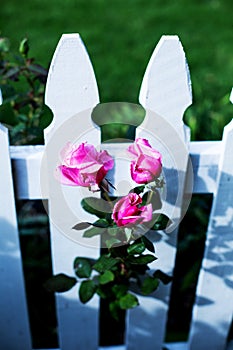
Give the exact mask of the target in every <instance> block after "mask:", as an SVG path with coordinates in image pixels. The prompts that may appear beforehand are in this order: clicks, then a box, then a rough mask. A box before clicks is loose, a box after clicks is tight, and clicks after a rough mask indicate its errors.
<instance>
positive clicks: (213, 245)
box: [189, 120, 233, 350]
mask: <svg viewBox="0 0 233 350" xmlns="http://www.w3.org/2000/svg"><path fill="white" fill-rule="evenodd" d="M222 142H223V148H222V155H221V159H220V162H219V170H218V180H217V191H216V193H215V194H214V199H213V205H212V210H211V215H210V219H209V225H208V231H207V238H206V249H205V255H204V259H203V263H202V269H201V271H200V274H199V281H198V286H197V293H196V303H195V306H194V310H193V320H192V324H191V332H190V339H189V344H190V349H191V350H204V349H206V348H207V347H208V348H210V349H216V350H218V349H219V350H222V349H225V343H226V339H227V334H228V331H229V328H230V325H231V321H232V315H233V235H232V232H233V163H232V153H233V120H232V121H231V122H230V123H229V124H228V125H227V126H226V127H225V128H224V134H223V140H222Z"/></svg>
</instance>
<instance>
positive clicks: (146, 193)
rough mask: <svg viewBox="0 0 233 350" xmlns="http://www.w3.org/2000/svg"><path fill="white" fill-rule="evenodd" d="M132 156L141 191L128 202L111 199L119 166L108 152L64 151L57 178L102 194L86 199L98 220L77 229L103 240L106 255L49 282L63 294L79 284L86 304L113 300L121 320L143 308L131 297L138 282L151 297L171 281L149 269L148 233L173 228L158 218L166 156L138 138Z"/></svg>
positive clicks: (78, 261) (82, 261)
mask: <svg viewBox="0 0 233 350" xmlns="http://www.w3.org/2000/svg"><path fill="white" fill-rule="evenodd" d="M128 152H129V154H130V156H131V159H132V162H131V175H132V178H133V179H134V181H136V182H138V183H140V186H137V187H135V188H133V189H131V190H130V192H129V193H128V194H127V195H126V196H124V197H122V198H114V197H112V198H111V197H110V196H109V194H108V186H106V185H105V183H104V182H106V181H107V180H106V179H105V176H106V174H107V172H108V171H109V170H110V169H112V168H113V165H114V161H113V159H112V157H111V156H110V155H109V154H108V152H107V151H100V152H98V151H97V150H96V149H95V147H94V146H93V145H89V144H87V143H86V142H85V143H82V144H81V145H79V146H76V145H71V144H70V143H68V144H67V145H66V146H65V147H64V148H63V150H62V151H61V158H62V164H61V165H59V166H58V167H57V169H56V172H57V174H56V177H57V178H58V179H59V181H61V183H62V184H65V185H71V186H84V187H87V188H88V189H89V190H91V191H95V190H98V189H101V191H102V198H96V197H85V198H83V199H82V200H81V206H82V208H83V209H84V210H85V211H86V212H88V213H90V214H92V215H95V216H96V217H97V218H98V219H97V220H96V221H95V222H93V223H90V222H79V223H77V224H76V225H75V226H73V227H72V228H73V229H74V230H77V231H81V232H82V235H83V237H85V238H92V237H94V236H96V235H99V236H101V238H100V241H101V247H102V250H101V256H100V257H99V258H98V259H96V260H93V259H90V258H88V257H83V256H78V257H76V258H75V260H74V266H73V267H74V273H75V277H70V276H67V275H64V274H58V275H56V276H53V277H52V278H51V279H50V280H49V281H48V282H47V288H48V289H50V290H53V291H57V292H64V291H66V290H69V289H70V288H72V287H73V286H74V285H75V284H76V283H77V282H79V283H80V287H79V298H80V301H81V302H82V303H86V302H88V301H89V300H90V299H91V298H92V297H93V295H94V294H95V293H96V294H98V295H99V296H100V298H102V299H105V300H106V301H107V305H108V308H109V312H110V313H111V314H112V316H113V317H114V318H115V319H116V320H119V317H120V316H119V315H121V312H122V310H126V309H130V308H133V307H135V306H137V305H138V299H137V297H136V295H135V293H133V294H132V293H131V292H130V291H131V290H132V285H135V283H136V284H137V288H138V290H139V291H140V293H142V294H143V295H148V294H150V293H152V292H154V291H155V290H156V289H157V288H158V285H159V282H160V281H162V282H163V283H168V282H169V281H170V277H169V276H167V275H165V274H164V273H163V272H161V271H160V270H156V271H151V270H150V268H149V266H148V264H150V263H151V262H153V261H155V260H156V259H157V258H156V257H155V255H154V253H155V248H154V244H153V243H152V242H151V241H150V239H148V237H147V236H146V233H147V231H150V232H151V234H152V232H154V234H156V231H158V230H163V229H165V228H166V227H167V226H168V223H169V218H168V217H167V216H166V215H164V214H162V213H158V210H159V209H161V208H162V202H161V198H160V189H161V188H162V187H163V185H164V182H163V179H162V178H160V174H161V171H162V160H161V154H160V153H159V152H158V151H156V150H154V149H153V148H152V147H151V146H150V144H149V142H148V141H147V140H145V139H142V138H138V139H136V141H135V142H134V144H132V145H131V146H130V147H129V148H128ZM107 182H108V183H109V181H107ZM109 184H110V183H109ZM110 185H111V186H113V185H112V184H110ZM146 223H147V225H145V224H146Z"/></svg>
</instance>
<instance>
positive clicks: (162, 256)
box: [127, 36, 192, 350]
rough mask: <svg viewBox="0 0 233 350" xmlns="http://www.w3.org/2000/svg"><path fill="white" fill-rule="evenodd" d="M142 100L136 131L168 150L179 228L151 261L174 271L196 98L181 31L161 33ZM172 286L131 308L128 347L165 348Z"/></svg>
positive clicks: (169, 190) (167, 203)
mask: <svg viewBox="0 0 233 350" xmlns="http://www.w3.org/2000/svg"><path fill="white" fill-rule="evenodd" d="M139 99H140V103H141V104H142V106H143V107H144V108H145V109H146V116H145V119H144V121H143V123H142V124H141V125H140V126H139V127H138V128H137V132H136V136H137V137H143V138H145V139H148V140H149V142H150V144H151V146H152V147H153V148H155V149H157V150H158V151H160V153H161V154H162V157H163V172H164V177H165V181H166V190H165V192H166V196H165V197H166V198H165V200H164V205H163V208H162V210H161V211H162V212H163V213H165V214H167V215H168V216H169V217H170V218H171V219H172V220H173V222H174V225H173V227H172V228H169V229H168V232H169V233H161V239H160V240H159V241H158V242H156V243H155V249H156V255H157V257H158V260H156V262H155V263H152V264H150V266H151V268H152V269H161V270H162V271H164V272H165V273H168V274H172V272H173V267H174V262H175V254H176V236H177V229H176V227H177V225H178V223H179V220H180V218H181V215H182V211H181V207H182V202H183V195H184V185H185V178H186V170H187V164H188V159H189V157H188V154H189V152H188V147H187V143H188V142H189V140H188V136H187V135H188V133H187V132H186V130H185V127H184V123H183V113H184V111H185V109H186V108H187V107H188V106H189V105H190V104H191V101H192V94H191V89H190V80H189V72H188V68H187V63H186V59H185V54H184V51H183V48H182V45H181V43H180V41H179V39H178V37H177V36H163V37H162V38H161V40H160V42H159V44H158V45H157V47H156V48H155V50H154V53H153V54H152V57H151V59H150V61H149V64H148V67H147V69H146V73H145V75H144V78H143V82H142V87H141V91H140V98H139ZM191 175H192V173H191ZM171 231H172V232H171ZM152 239H153V237H152ZM170 288H171V286H170V285H168V286H162V285H161V286H160V287H159V289H158V291H156V292H155V293H154V295H153V296H150V297H142V296H140V297H139V302H140V307H139V308H135V309H133V310H130V312H129V319H128V333H127V336H128V337H127V345H128V347H127V349H128V350H139V349H141V348H146V349H148V350H150V349H151V350H152V349H153V350H154V349H161V348H162V344H163V341H164V335H165V328H166V318H167V310H168V301H169V294H170Z"/></svg>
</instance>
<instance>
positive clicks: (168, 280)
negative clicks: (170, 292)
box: [153, 270, 172, 284]
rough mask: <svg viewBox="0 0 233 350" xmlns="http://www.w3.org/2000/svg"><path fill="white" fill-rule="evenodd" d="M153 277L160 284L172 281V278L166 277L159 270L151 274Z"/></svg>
mask: <svg viewBox="0 0 233 350" xmlns="http://www.w3.org/2000/svg"><path fill="white" fill-rule="evenodd" d="M153 276H154V277H155V278H158V279H159V280H160V281H161V282H163V284H168V283H170V282H171V281H172V276H169V275H167V274H166V273H165V272H163V271H161V270H156V271H155V272H154V273H153Z"/></svg>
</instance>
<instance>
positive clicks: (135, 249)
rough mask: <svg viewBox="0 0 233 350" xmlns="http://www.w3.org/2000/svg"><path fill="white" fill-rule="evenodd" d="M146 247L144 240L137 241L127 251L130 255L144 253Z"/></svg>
mask: <svg viewBox="0 0 233 350" xmlns="http://www.w3.org/2000/svg"><path fill="white" fill-rule="evenodd" d="M145 249H146V247H145V244H144V243H143V242H135V243H133V244H131V245H130V246H129V247H128V248H127V252H128V253H129V254H130V255H134V254H142V253H143V252H144V250H145Z"/></svg>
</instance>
